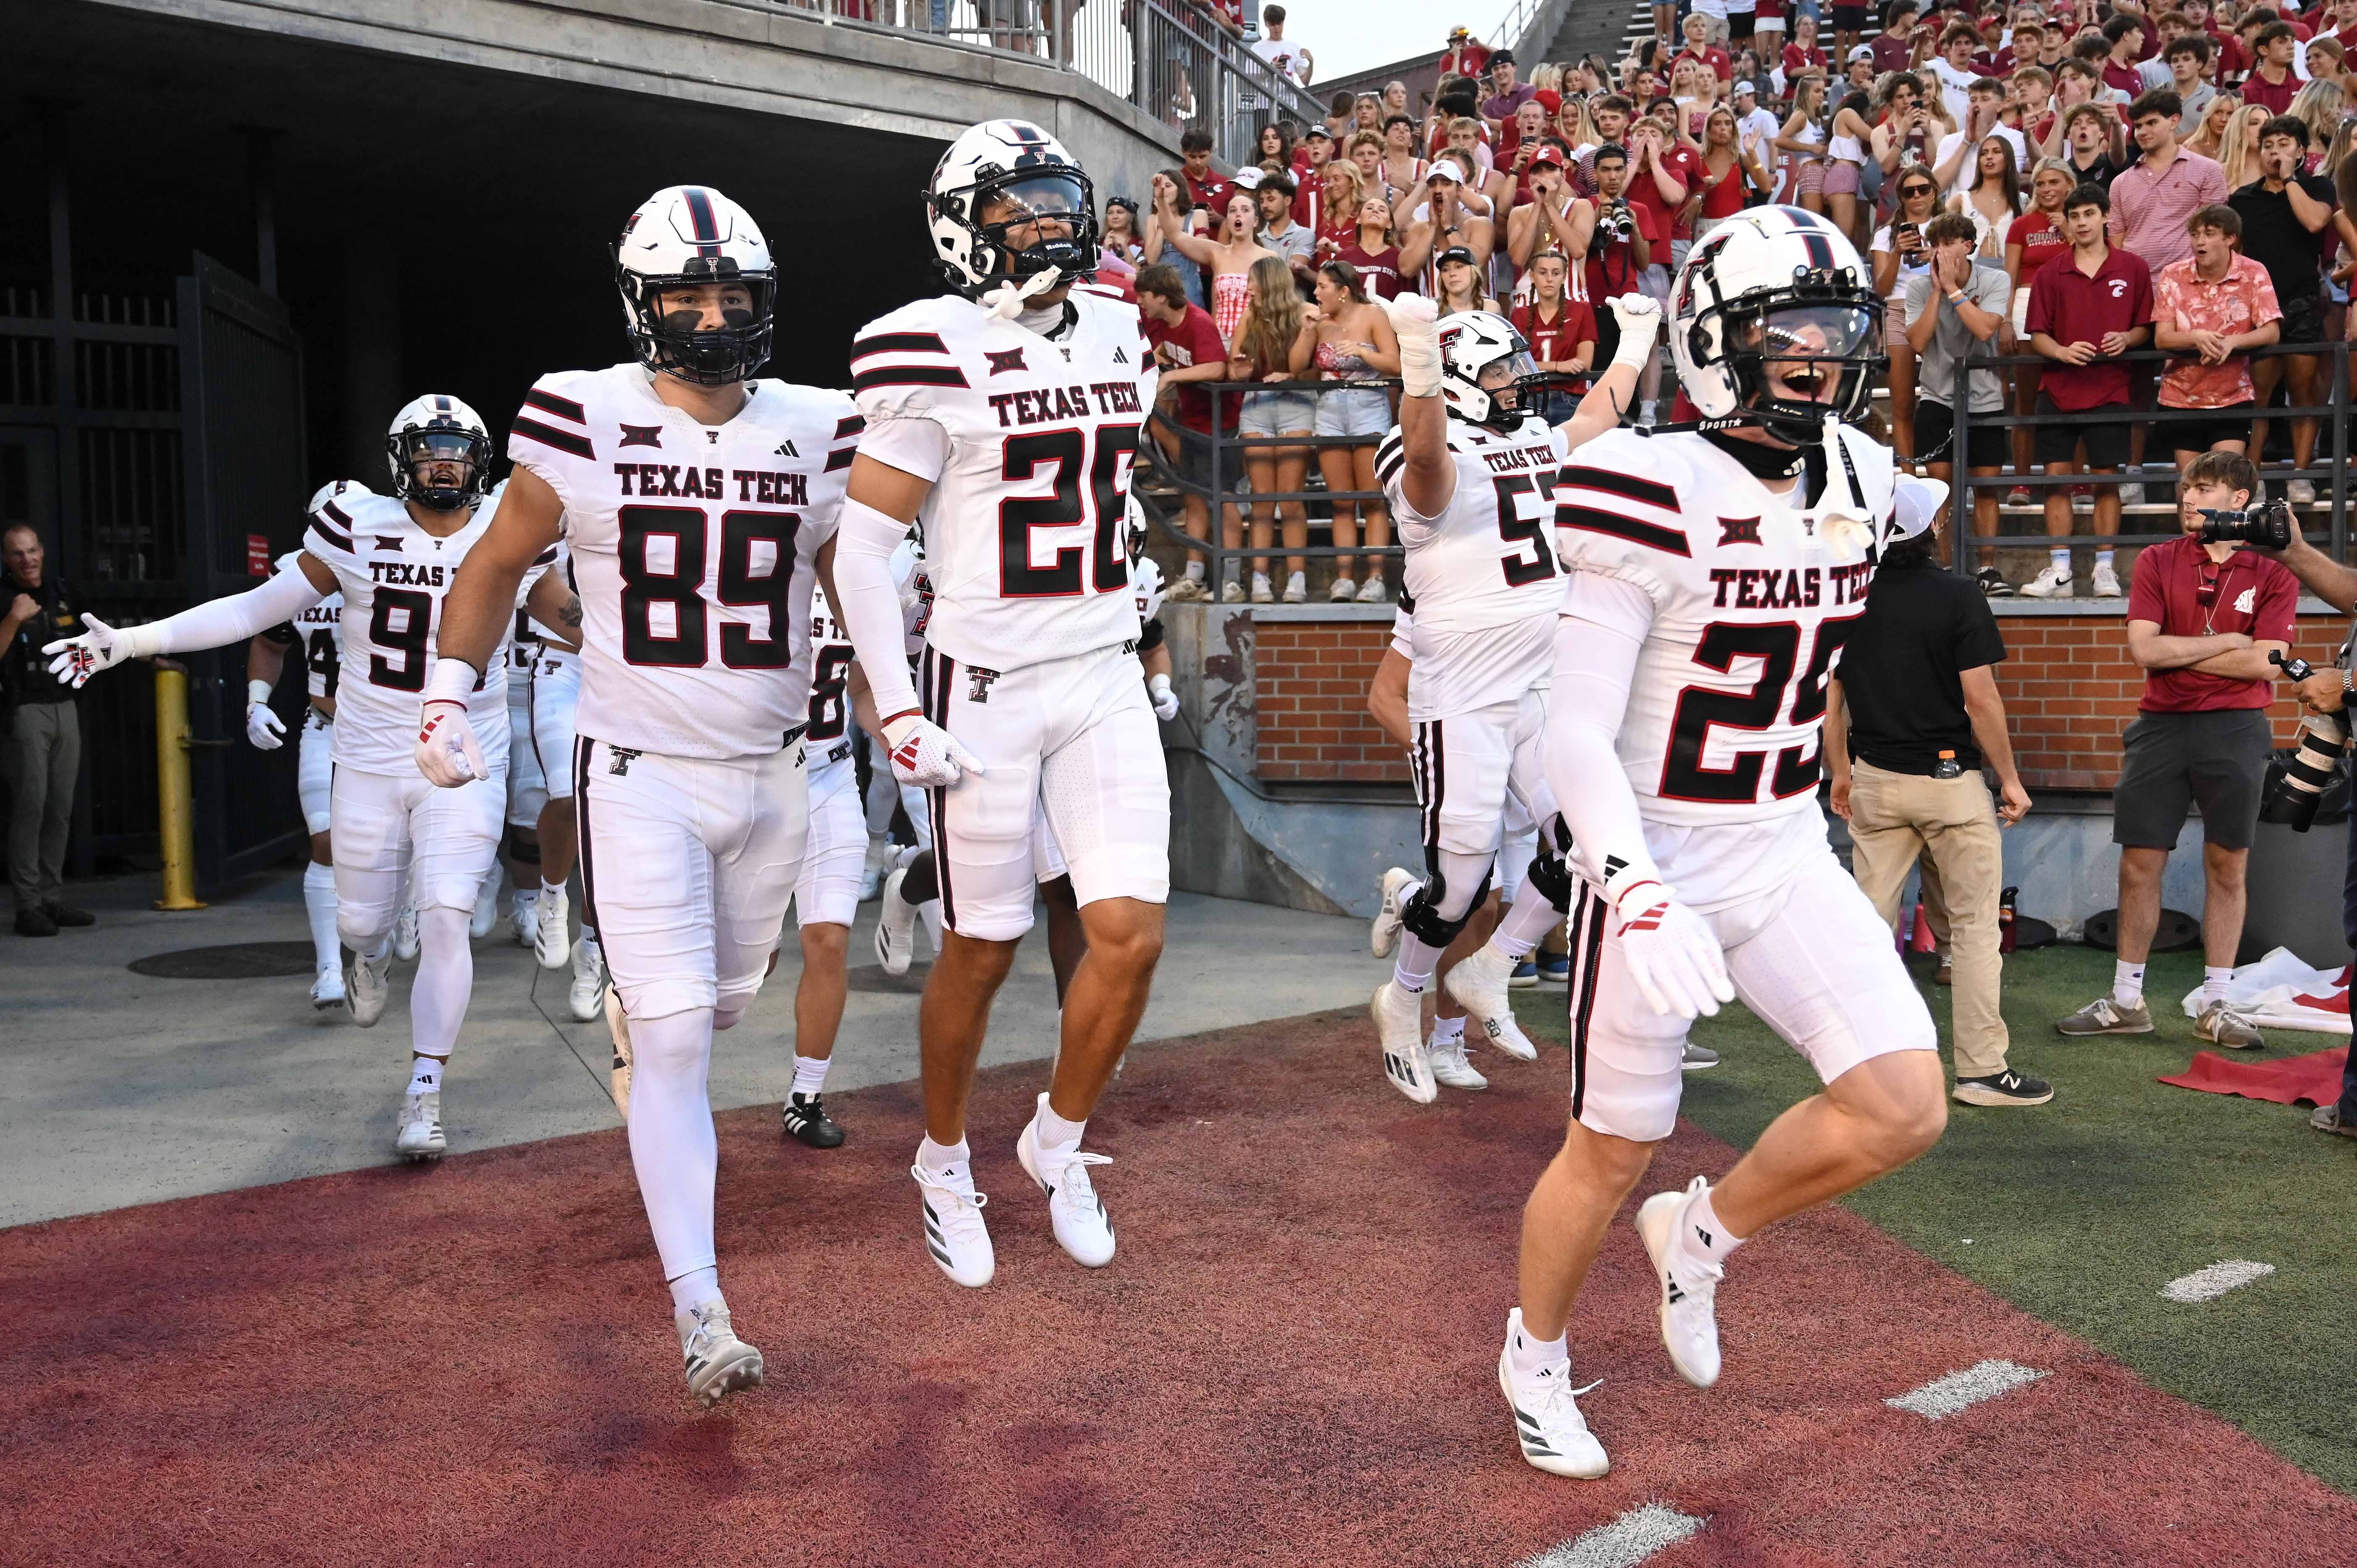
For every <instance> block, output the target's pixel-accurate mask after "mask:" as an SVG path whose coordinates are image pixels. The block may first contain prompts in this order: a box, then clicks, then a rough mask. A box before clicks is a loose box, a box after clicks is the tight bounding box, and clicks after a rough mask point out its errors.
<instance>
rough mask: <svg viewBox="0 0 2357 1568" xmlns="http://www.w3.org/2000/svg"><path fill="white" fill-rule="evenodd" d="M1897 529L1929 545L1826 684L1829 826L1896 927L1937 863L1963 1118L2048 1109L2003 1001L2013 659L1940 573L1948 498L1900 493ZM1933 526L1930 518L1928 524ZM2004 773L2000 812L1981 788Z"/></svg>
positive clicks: (1964, 593) (1853, 638)
mask: <svg viewBox="0 0 2357 1568" xmlns="http://www.w3.org/2000/svg"><path fill="white" fill-rule="evenodd" d="M1946 492H1947V487H1946V486H1945V485H1941V484H1937V483H1931V484H1924V483H1921V482H1920V481H1917V480H1912V479H1906V478H1902V479H1900V502H1899V506H1900V518H1901V525H1902V526H1907V525H1909V524H1910V523H1915V524H1921V523H1926V522H1928V524H1929V526H1928V527H1926V528H1924V530H1923V532H1919V533H1917V534H1915V535H1914V536H1913V537H1912V538H1909V539H1904V540H1901V541H1900V542H1898V543H1896V544H1893V545H1891V546H1890V547H1889V549H1888V550H1886V551H1885V552H1884V553H1883V556H1882V560H1881V563H1880V564H1879V565H1878V566H1877V567H1876V569H1875V574H1874V585H1873V587H1872V588H1871V589H1870V590H1868V592H1867V599H1866V613H1865V614H1864V615H1862V616H1860V617H1859V618H1857V623H1856V624H1855V625H1854V626H1853V627H1852V628H1851V629H1850V634H1849V640H1848V641H1847V642H1846V643H1845V644H1844V645H1843V648H1842V657H1841V662H1840V664H1839V665H1838V666H1836V667H1835V668H1836V673H1835V678H1834V679H1833V680H1832V682H1829V684H1828V685H1827V688H1826V701H1825V733H1824V753H1825V766H1826V770H1827V772H1828V774H1829V775H1830V776H1831V779H1832V782H1833V808H1834V811H1835V813H1836V814H1837V815H1839V816H1842V817H1844V818H1846V819H1847V821H1848V822H1849V836H1850V844H1851V855H1850V866H1851V870H1852V872H1853V874H1854V875H1856V876H1857V883H1858V886H1859V887H1860V888H1862V889H1863V890H1864V891H1865V893H1866V896H1867V897H1869V898H1871V899H1873V900H1874V907H1875V908H1877V909H1878V910H1880V911H1881V913H1882V918H1884V919H1885V920H1888V921H1889V922H1890V923H1891V924H1892V926H1893V927H1894V928H1896V926H1897V925H1898V921H1899V892H1900V887H1902V886H1904V885H1905V884H1906V881H1907V873H1908V872H1909V871H1910V869H1912V868H1913V866H1914V865H1915V863H1916V861H1917V860H1918V858H1920V857H1921V856H1924V855H1929V856H1930V857H1931V864H1930V865H1929V866H1927V867H1926V870H1927V871H1936V874H1937V876H1938V879H1939V882H1940V885H1941V886H1942V888H1943V889H1944V891H1945V893H1946V896H1947V904H1948V918H1949V928H1950V931H1949V941H1950V955H1951V960H1950V961H1951V968H1952V969H1953V973H1954V977H1955V986H1954V1001H1955V1013H1954V1025H1953V1044H1954V1047H1955V1055H1956V1084H1955V1088H1954V1089H1953V1090H1952V1091H1951V1093H1952V1096H1953V1098H1954V1099H1955V1100H1957V1101H1961V1102H1962V1103H1964V1104H1966V1105H2043V1104H2045V1103H2046V1102H2047V1101H2050V1100H2051V1099H2053V1098H2054V1090H2053V1088H2052V1086H2050V1085H2049V1084H2047V1083H2044V1082H2041V1081H2040V1080H2039V1079H2034V1078H2026V1077H2024V1076H2023V1075H2022V1074H2020V1073H2018V1072H2016V1071H2015V1070H2014V1069H2012V1068H2011V1067H2010V1066H2008V1065H2007V1062H2006V1051H2007V1045H2008V1044H2009V1042H2008V1040H2007V1035H2006V1027H2005V1018H2004V1015H2002V1014H2001V1013H2000V1012H1999V1011H1998V1006H1997V998H1998V992H1999V990H2000V987H2001V983H2002V980H2003V974H2004V967H2003V966H2004V960H2003V959H2002V958H2000V957H1999V956H1998V953H1997V938H1998V935H1999V932H1998V928H1997V899H1998V896H1999V894H2000V892H2001V891H2002V889H2003V886H2004V883H2005V851H2004V847H2003V845H2002V843H2000V842H1999V837H1998V828H1997V820H1998V819H1999V818H2000V817H2002V818H2003V819H2004V821H2005V822H2006V824H2007V826H2010V825H2011V824H2013V823H2015V822H2019V821H2020V820H2021V818H2022V816H2023V814H2024V813H2026V812H2027V811H2029V793H2028V792H2027V791H2026V790H2024V789H2022V787H2021V775H2020V774H2019V773H2018V772H2017V771H2016V770H2015V768H2014V764H2013V745H2012V742H2011V741H2010V740H2009V739H2008V738H2007V735H2006V728H2005V703H2004V701H2003V699H2002V698H2000V697H1999V696H1998V695H1997V690H1996V676H1995V674H1994V666H1995V665H1996V663H1997V662H1998V661H1999V660H2002V659H2003V658H2004V657H2005V639H2003V638H2001V637H1999V636H1998V635H1997V629H1996V617H1995V616H1993V615H1991V614H1990V613H1989V607H1988V601H1987V600H1986V597H1984V596H1983V595H1982V593H1981V591H1980V589H1979V587H1978V586H1977V585H1975V583H1974V582H1973V580H1972V579H1971V578H1969V577H1960V576H1957V575H1954V574H1953V573H1951V572H1946V571H1943V570H1942V569H1941V567H1940V564H1939V554H1938V552H1939V545H1938V543H1937V539H1938V535H1939V528H1940V521H1941V520H1940V518H1939V516H1938V513H1939V512H1940V511H1941V510H1943V509H1944V505H1945V496H1946ZM1926 513H1929V514H1931V515H1929V516H1928V517H1927V516H1926ZM1984 766H1986V767H1987V768H1990V769H1992V770H1993V771H1995V773H1996V777H1997V785H1998V788H1999V789H2000V790H2001V791H2002V793H2003V801H2002V803H2001V804H1993V803H1992V801H1991V800H1990V799H1989V789H1988V785H1987V783H1986V781H1985V780H1984V779H1982V778H1981V769H1982V768H1983V767H1984Z"/></svg>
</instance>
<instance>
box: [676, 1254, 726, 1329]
mask: <svg viewBox="0 0 2357 1568" xmlns="http://www.w3.org/2000/svg"><path fill="white" fill-rule="evenodd" d="M669 1283H670V1284H671V1310H672V1316H674V1317H676V1316H679V1315H681V1314H682V1313H684V1312H685V1311H686V1310H687V1309H688V1308H689V1307H691V1306H702V1305H704V1304H705V1302H707V1301H718V1300H720V1271H719V1270H718V1269H716V1268H712V1267H709V1266H706V1267H705V1268H701V1269H690V1270H689V1271H688V1272H687V1273H683V1274H682V1275H680V1276H679V1278H677V1279H675V1280H673V1281H671V1282H669Z"/></svg>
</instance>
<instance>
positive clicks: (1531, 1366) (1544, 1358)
mask: <svg viewBox="0 0 2357 1568" xmlns="http://www.w3.org/2000/svg"><path fill="white" fill-rule="evenodd" d="M1564 1339H1565V1336H1563V1335H1561V1334H1558V1335H1556V1336H1555V1337H1554V1338H1552V1339H1541V1338H1539V1337H1537V1336H1535V1335H1534V1334H1532V1333H1531V1331H1530V1330H1529V1329H1527V1328H1523V1329H1517V1330H1515V1332H1514V1335H1513V1338H1512V1343H1510V1344H1509V1345H1508V1346H1507V1348H1506V1354H1507V1355H1509V1356H1511V1357H1512V1358H1513V1363H1514V1370H1516V1371H1517V1372H1520V1373H1522V1374H1523V1375H1524V1376H1525V1377H1527V1376H1529V1375H1530V1374H1531V1373H1533V1372H1535V1371H1538V1370H1539V1369H1542V1368H1544V1367H1552V1366H1554V1365H1555V1363H1556V1362H1557V1361H1567V1360H1569V1359H1571V1348H1570V1347H1569V1346H1568V1345H1566V1344H1565V1343H1564Z"/></svg>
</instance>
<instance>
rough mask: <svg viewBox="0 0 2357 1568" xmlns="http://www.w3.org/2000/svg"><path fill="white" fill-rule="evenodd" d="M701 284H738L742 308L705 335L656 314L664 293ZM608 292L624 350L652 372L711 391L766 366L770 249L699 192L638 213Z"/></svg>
mask: <svg viewBox="0 0 2357 1568" xmlns="http://www.w3.org/2000/svg"><path fill="white" fill-rule="evenodd" d="M701 284H739V285H743V287H744V289H745V293H746V296H747V304H746V306H745V307H744V308H742V309H734V310H727V311H724V312H723V315H724V317H726V321H727V325H726V326H725V327H717V328H709V329H705V328H702V327H701V325H700V323H699V321H698V320H697V318H696V317H692V316H685V315H683V316H680V317H677V318H675V319H674V318H668V317H665V316H664V315H663V313H662V308H661V301H662V292H663V290H664V289H666V288H678V287H683V286H693V285H701ZM614 286H615V287H616V288H618V289H619V290H620V291H621V295H622V321H623V325H624V328H625V329H626V330H627V331H628V332H629V333H630V346H631V347H632V348H634V349H637V350H638V355H639V363H640V364H642V365H644V366H646V368H647V369H649V370H651V371H661V372H662V374H664V375H669V376H676V377H678V378H679V379H680V380H681V381H690V382H693V383H694V384H695V385H697V386H705V387H716V386H726V385H727V384H728V383H729V382H731V381H750V380H751V379H752V376H753V372H754V371H758V370H759V369H760V368H761V366H762V365H763V364H765V363H766V362H767V361H768V360H769V358H770V333H771V332H772V331H773V330H774V329H775V326H776V321H777V306H778V272H777V268H776V267H775V266H774V265H773V264H772V263H770V247H769V243H768V242H766V241H764V240H763V239H762V238H761V231H760V230H759V228H758V227H757V226H756V225H755V224H754V222H753V220H752V218H751V216H750V215H748V213H747V212H746V210H745V209H743V208H741V207H739V206H737V204H736V203H735V202H733V201H731V200H729V199H727V198H726V197H725V196H723V195H721V194H720V193H719V192H718V191H716V190H714V189H712V188H710V187H708V186H701V185H674V186H670V187H667V188H664V189H662V190H658V191H656V192H655V193H654V194H653V195H652V196H650V197H648V198H647V199H646V200H645V201H643V202H641V203H640V206H639V209H638V210H637V211H636V212H633V213H631V214H630V221H629V222H628V223H625V224H623V225H622V237H621V239H620V240H619V242H616V244H615V246H614Z"/></svg>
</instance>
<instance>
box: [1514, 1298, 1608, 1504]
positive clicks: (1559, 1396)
mask: <svg viewBox="0 0 2357 1568" xmlns="http://www.w3.org/2000/svg"><path fill="white" fill-rule="evenodd" d="M1522 1333H1523V1309H1522V1308H1521V1307H1519V1306H1518V1307H1515V1308H1514V1309H1513V1310H1512V1312H1509V1313H1507V1314H1506V1344H1505V1348H1502V1349H1501V1350H1500V1351H1499V1352H1498V1389H1499V1391H1501V1393H1503V1394H1504V1395H1505V1396H1506V1404H1507V1407H1508V1408H1509V1409H1511V1410H1512V1412H1514V1436H1515V1439H1516V1440H1517V1441H1519V1442H1520V1443H1521V1444H1522V1445H1523V1458H1525V1459H1527V1460H1529V1461H1530V1462H1531V1463H1532V1464H1533V1465H1534V1466H1537V1467H1538V1468H1539V1469H1542V1470H1544V1471H1545V1472H1546V1473H1547V1474H1548V1475H1550V1476H1570V1477H1574V1478H1576V1479H1578V1480H1582V1481H1592V1480H1595V1479H1596V1478H1597V1477H1598V1476H1601V1475H1603V1474H1604V1473H1605V1472H1606V1471H1608V1470H1609V1469H1611V1468H1612V1462H1611V1461H1610V1460H1609V1459H1607V1458H1606V1457H1605V1456H1604V1444H1601V1443H1598V1442H1597V1441H1596V1434H1594V1433H1592V1432H1590V1431H1588V1430H1587V1418H1586V1417H1585V1416H1583V1415H1581V1414H1580V1413H1579V1396H1580V1395H1581V1394H1584V1393H1586V1392H1587V1391H1588V1389H1593V1388H1594V1387H1595V1386H1596V1385H1595V1384H1594V1383H1590V1384H1588V1385H1587V1388H1586V1389H1575V1388H1573V1387H1572V1386H1571V1358H1570V1357H1568V1356H1566V1357H1565V1358H1564V1359H1562V1360H1560V1361H1557V1362H1555V1363H1554V1364H1553V1365H1551V1366H1545V1367H1541V1368H1540V1369H1538V1370H1536V1371H1534V1372H1528V1373H1523V1372H1517V1371H1516V1370H1515V1369H1514V1341H1515V1340H1516V1339H1518V1338H1520V1337H1522Z"/></svg>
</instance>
